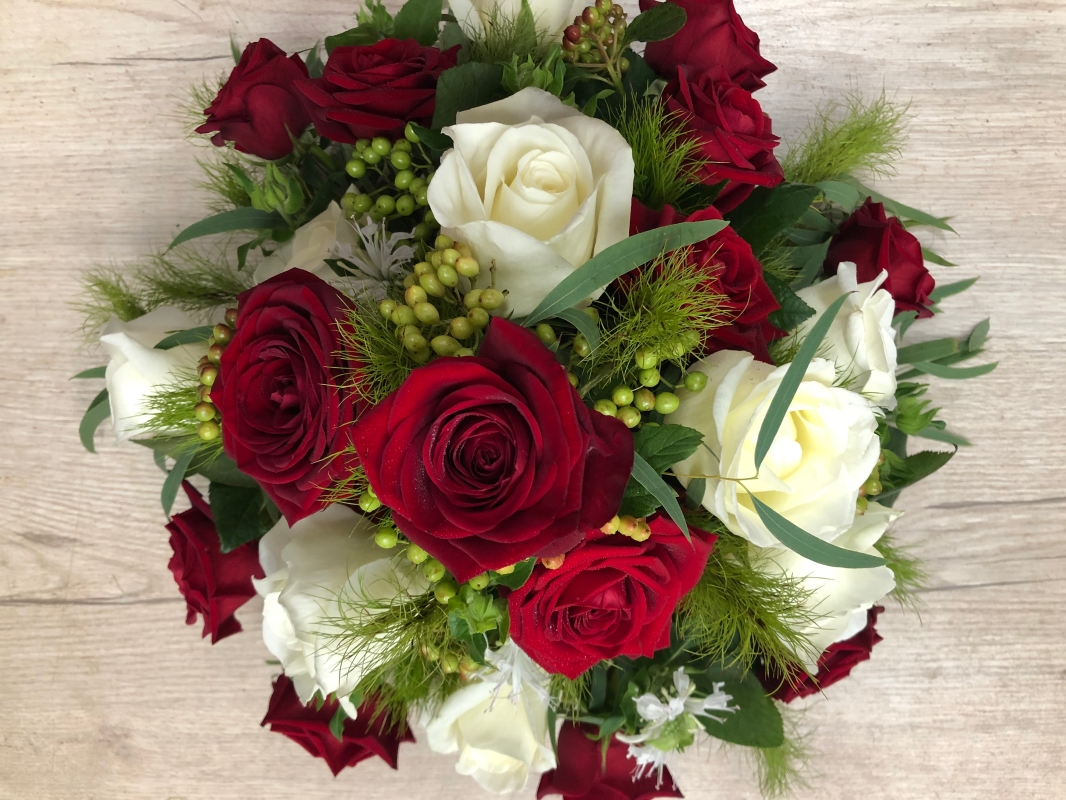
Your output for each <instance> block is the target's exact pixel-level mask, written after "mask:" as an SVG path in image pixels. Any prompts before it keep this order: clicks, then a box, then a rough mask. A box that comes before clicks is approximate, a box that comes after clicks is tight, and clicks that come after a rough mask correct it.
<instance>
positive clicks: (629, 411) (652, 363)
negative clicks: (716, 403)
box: [593, 348, 707, 428]
mask: <svg viewBox="0 0 1066 800" xmlns="http://www.w3.org/2000/svg"><path fill="white" fill-rule="evenodd" d="M683 354H684V351H682V352H681V353H679V354H678V355H683ZM671 357H676V356H673V355H672V356H671ZM634 361H635V362H636V363H635V366H636V368H637V370H638V372H637V382H638V384H639V385H638V386H637V388H636V389H633V388H631V387H629V386H626V385H625V384H621V385H618V386H615V387H614V389H612V391H611V396H610V397H605V398H602V399H600V400H597V401H596V403H595V405H594V406H593V408H594V409H595V410H596V411H599V412H600V413H601V414H606V415H607V416H609V417H617V418H618V419H619V420H621V421H622V422H623V423H624V424H625V426H626V427H627V428H635V427H637V426H638V425H640V423H641V421H642V420H643V414H644V413H646V412H651V411H654V412H656V413H658V414H662V415H663V416H666V415H668V414H673V413H674V412H675V411H677V409H678V408H679V407H680V406H681V398H680V397H678V396H677V394H675V393H674V392H673V391H671V390H672V389H674V388H676V387H674V386H671V385H670V384H668V383H667V382H666V381H665V380H664V379H663V377H662V374H661V373H660V372H659V367H660V365H661V361H660V357H659V354H658V353H657V352H655V351H654V350H652V349H650V348H641V349H640V350H638V351H637V354H636V357H635V358H634ZM684 386H685V388H686V389H687V390H688V391H690V392H692V393H693V394H698V393H699V392H702V391H703V390H704V389H705V388H707V376H706V375H704V374H703V373H702V372H690V373H688V374H687V375H685V379H684ZM662 387H667V388H665V389H664V388H662ZM656 389H658V391H655V390H656Z"/></svg>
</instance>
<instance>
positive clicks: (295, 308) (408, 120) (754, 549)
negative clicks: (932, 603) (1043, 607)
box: [77, 0, 994, 800]
mask: <svg viewBox="0 0 1066 800" xmlns="http://www.w3.org/2000/svg"><path fill="white" fill-rule="evenodd" d="M584 2H585V0H578V2H574V3H571V2H566V3H564V2H560V1H559V0H529V2H526V0H523V1H522V2H521V3H518V2H506V3H502V4H500V5H492V4H491V3H486V2H485V1H484V0H450V9H449V10H447V11H445V10H444V9H442V4H441V0H408V2H407V3H406V4H405V5H404V6H403V7H402V8H400V9H399V11H398V12H397V13H396V14H395V16H392V15H391V14H390V13H389V12H388V11H387V10H386V9H385V7H384V6H383V5H381V4H378V3H375V2H373V0H371V4H370V5H368V6H367V7H366V8H365V9H363V10H362V11H360V12H359V14H358V20H357V22H358V24H357V25H356V27H354V28H352V29H350V30H347V31H343V32H340V33H337V34H336V35H333V36H329V37H326V38H325V47H324V50H325V61H323V60H322V59H323V56H322V52H321V48H320V47H319V46H318V45H317V44H316V45H315V46H314V47H312V48H310V49H309V50H306V51H303V53H302V54H294V55H286V53H285V52H283V51H282V50H280V49H279V48H278V47H277V46H276V45H274V44H273V43H271V42H270V41H268V40H266V39H261V40H259V41H257V42H254V43H252V44H249V45H248V46H247V47H246V48H245V49H244V51H243V52H239V51H238V50H237V49H236V48H235V49H234V58H235V60H236V62H237V63H236V66H235V68H234V69H233V71H232V73H231V74H230V75H229V76H228V78H226V79H225V80H222V81H219V82H218V83H217V84H208V85H205V86H202V87H199V88H197V89H196V90H194V92H193V95H194V101H195V102H194V105H195V107H196V111H195V116H196V118H197V121H196V123H194V124H195V126H196V127H195V130H196V133H198V134H204V135H208V136H210V137H211V138H210V141H211V143H212V144H213V145H215V147H213V148H212V147H206V148H204V150H203V152H204V156H203V160H202V165H203V168H204V171H205V175H206V184H205V185H206V187H207V188H208V189H209V191H210V193H211V195H212V197H213V201H212V202H213V209H212V211H213V213H212V214H211V215H210V216H208V217H207V218H206V219H203V220H201V221H199V222H196V223H195V224H192V225H190V226H189V227H187V228H185V229H184V231H182V232H181V233H180V235H178V236H177V238H176V239H175V240H174V241H173V242H172V243H171V244H170V246H169V247H168V248H167V249H166V250H163V251H161V252H159V253H157V254H156V255H154V256H152V257H150V258H149V259H147V260H145V261H144V262H142V263H140V264H138V265H136V266H134V267H132V268H131V269H130V270H127V271H125V272H121V273H119V272H113V271H112V272H107V271H97V272H93V273H90V274H89V277H88V280H87V290H88V298H87V301H86V311H87V320H88V321H87V327H88V328H89V329H90V330H91V331H93V332H94V334H96V335H99V341H100V343H101V344H102V346H103V349H104V350H105V351H106V352H107V354H108V355H109V357H110V361H109V362H108V364H107V365H106V366H101V367H97V368H95V369H90V370H87V371H86V372H83V373H81V374H80V375H79V376H77V377H79V378H102V379H104V380H105V381H106V389H104V390H103V391H101V392H100V394H99V395H98V396H97V397H96V399H95V400H93V402H92V404H91V405H90V408H89V410H88V411H87V413H86V415H85V418H84V420H83V422H82V425H81V437H82V441H83V442H84V443H85V446H86V447H87V448H88V449H89V450H93V446H94V442H93V439H94V433H95V431H96V429H97V427H98V426H99V424H100V423H101V422H102V421H103V420H104V419H107V418H110V420H111V422H112V425H113V426H114V430H115V434H116V436H117V438H118V440H120V441H126V440H129V441H132V442H134V443H136V444H138V445H141V446H143V447H146V448H148V449H150V450H151V451H152V453H153V454H154V456H155V461H156V463H157V465H158V466H159V467H160V468H161V469H162V470H163V471H164V473H165V474H166V477H165V479H164V480H163V489H162V505H163V510H164V512H166V514H167V515H168V516H169V515H170V514H171V510H172V508H173V506H174V504H175V502H176V497H177V495H178V492H179V489H182V490H184V493H185V495H187V497H188V499H189V501H190V503H191V508H189V510H187V511H182V512H180V513H176V514H174V515H173V516H172V517H170V522H169V524H168V525H167V529H168V530H169V532H170V543H171V546H172V547H173V550H174V556H173V558H172V559H171V561H170V565H169V566H170V569H171V571H172V572H173V573H174V578H175V580H176V581H177V583H178V587H179V589H180V590H181V592H182V594H183V595H184V597H185V599H186V601H187V603H188V622H189V623H190V624H192V623H193V622H195V621H196V619H197V617H202V618H203V624H204V636H207V635H210V636H211V641H212V642H217V641H218V640H220V639H222V638H224V637H226V636H229V635H230V634H233V633H237V632H238V631H240V630H241V625H240V623H239V622H238V621H237V619H236V617H235V616H234V612H236V611H237V609H238V608H240V607H241V606H242V605H243V604H244V603H245V602H247V601H248V600H249V599H250V598H251V597H253V596H255V595H257V594H258V595H259V596H261V597H262V604H263V615H262V630H263V639H264V641H265V644H266V646H267V649H268V650H269V651H270V652H271V654H272V655H273V658H274V660H272V661H271V662H270V663H272V664H274V665H276V666H277V667H278V668H279V670H280V672H281V673H282V674H280V675H279V677H278V678H277V680H276V681H275V683H274V691H273V696H272V697H271V698H270V701H269V704H268V706H267V713H266V717H265V719H264V720H263V724H264V725H269V726H270V728H271V729H272V730H275V731H278V732H281V733H284V734H285V735H286V736H289V737H290V738H292V739H294V740H295V741H297V742H298V743H300V744H301V745H303V747H305V748H306V749H307V750H308V751H310V752H311V753H312V754H313V755H316V756H319V757H321V758H323V759H325V761H326V763H327V764H328V765H329V768H330V769H331V770H332V771H333V772H334V773H338V772H339V771H340V770H342V769H343V768H344V767H346V766H351V765H354V764H356V763H358V762H359V761H360V760H362V759H365V758H368V757H370V756H373V755H376V756H379V757H380V758H382V759H384V760H385V761H387V762H388V763H389V764H390V765H391V766H393V767H395V766H396V763H397V752H398V748H399V745H400V743H401V742H404V741H412V740H413V734H412V727H417V728H419V729H420V730H421V731H424V733H421V732H420V733H419V735H420V736H422V735H424V737H425V739H426V741H427V742H428V743H429V746H430V747H431V748H432V749H433V750H435V751H437V752H441V753H453V754H455V755H456V757H457V759H458V760H457V766H456V769H457V770H458V771H459V772H460V773H462V774H464V775H469V776H471V777H472V778H474V780H476V781H477V782H478V783H479V784H480V785H481V786H482V787H484V788H486V789H488V790H490V791H494V792H505V791H511V790H520V789H523V788H525V787H527V786H529V785H530V784H531V782H538V781H539V789H538V797H539V796H544V795H549V794H558V795H562V796H563V797H565V798H587V799H589V800H591V799H592V798H650V797H680V796H681V794H680V791H679V789H678V788H677V786H676V785H675V782H674V779H673V777H672V776H671V773H670V768H669V765H670V763H671V761H672V760H673V759H674V758H675V755H676V754H678V753H680V752H683V751H685V750H686V749H687V748H690V747H692V746H693V745H694V743H695V742H697V741H698V740H699V739H701V738H702V737H705V736H707V737H711V738H713V739H715V740H717V741H719V742H721V743H723V744H726V745H734V746H739V747H743V748H747V749H748V751H749V752H751V753H753V754H756V755H757V756H758V758H756V759H755V763H756V764H758V765H759V773H760V777H761V779H762V786H763V789H764V791H765V792H766V793H767V794H773V793H775V792H777V791H780V790H782V789H784V788H786V787H787V785H788V781H789V780H790V779H792V778H796V777H799V778H800V779H802V774H801V773H800V772H799V765H800V764H801V759H802V755H803V750H802V742H801V741H800V740H799V739H798V738H797V737H798V735H799V734H798V733H797V730H796V725H795V721H794V719H793V718H792V716H791V715H790V713H789V705H788V704H789V703H792V702H793V701H795V700H796V699H797V698H801V697H806V696H809V695H812V694H815V693H818V692H821V691H824V690H826V689H827V688H828V687H830V686H831V685H832V684H834V683H835V682H837V681H839V680H841V679H842V678H844V677H846V676H847V675H848V673H849V672H850V671H851V670H852V668H853V667H854V666H855V665H856V664H857V663H859V662H861V661H863V660H865V659H867V658H869V656H870V652H871V649H872V647H873V646H874V644H875V643H877V642H878V641H880V637H879V636H878V635H877V632H876V630H875V624H876V621H877V617H878V614H879V613H881V612H883V610H884V609H883V608H882V606H881V605H879V603H880V602H881V601H882V598H884V597H886V596H887V595H892V596H894V597H895V599H897V600H899V601H900V602H901V603H902V604H904V605H906V604H907V603H909V602H913V601H914V600H915V596H914V591H915V588H916V587H918V586H919V585H920V582H921V579H922V572H921V569H920V565H919V564H918V562H917V561H916V560H915V559H914V558H913V557H912V556H910V555H909V554H908V553H907V552H906V551H905V550H904V549H902V548H900V547H899V546H898V545H897V544H896V543H895V541H894V537H893V535H892V532H891V528H892V526H893V524H894V522H895V520H896V519H897V517H898V516H899V514H900V512H899V511H896V510H894V509H893V504H894V503H895V501H896V500H897V498H898V496H899V493H900V491H901V490H903V489H904V488H906V487H907V486H909V485H911V484H912V483H914V482H915V481H918V480H920V479H922V478H924V477H926V476H928V475H929V474H930V473H932V472H933V471H935V470H937V469H939V468H940V467H942V466H943V465H944V464H945V463H947V461H948V460H949V459H950V458H951V456H952V454H953V452H954V449H955V448H957V446H958V445H963V444H966V441H965V440H964V439H963V438H962V437H961V436H959V435H957V434H955V433H953V432H950V431H948V430H947V429H946V427H945V425H944V423H943V422H942V421H940V420H938V419H937V414H938V411H939V409H937V408H933V407H930V406H931V401H930V400H929V399H927V398H926V392H927V389H928V386H927V384H926V382H925V378H926V376H936V377H940V378H968V377H974V376H977V375H981V374H983V373H985V372H988V371H989V370H990V369H992V368H993V367H994V364H984V365H981V366H969V365H962V362H965V361H967V360H968V359H971V358H973V357H975V356H977V355H979V354H980V353H981V352H982V345H983V342H984V340H985V338H986V335H987V333H988V322H987V321H985V322H983V323H981V324H980V325H978V326H977V327H976V328H975V329H974V330H973V331H971V332H970V333H969V334H968V335H967V336H964V337H962V338H941V339H935V340H931V341H920V342H918V343H911V344H906V345H904V344H902V341H901V340H902V339H903V338H904V337H905V336H906V335H907V334H908V332H910V330H911V328H912V326H913V325H914V323H915V322H916V321H918V320H921V319H927V318H929V317H931V316H933V315H934V314H936V313H938V312H939V311H940V310H941V307H940V304H941V302H942V301H943V300H945V299H946V298H948V297H949V296H951V295H953V294H956V293H958V292H960V291H962V290H964V289H966V288H967V287H968V286H969V285H970V284H972V283H973V280H967V281H960V282H956V283H949V284H946V285H945V284H943V283H941V284H937V282H936V281H934V278H933V276H932V275H931V274H930V272H929V271H928V269H927V268H926V266H925V264H926V262H932V263H934V264H938V265H944V266H950V265H949V264H948V262H946V261H945V260H944V259H943V258H941V257H940V256H938V255H936V254H935V253H933V252H931V251H930V250H927V249H926V248H924V247H923V246H922V245H921V244H920V242H919V240H918V239H917V238H915V235H914V234H913V233H912V229H914V228H917V227H918V226H931V227H934V228H940V229H943V230H949V231H950V230H951V228H950V227H949V226H948V224H947V222H946V221H945V220H944V219H941V218H937V217H935V216H932V215H930V214H927V213H924V212H922V211H918V210H916V209H913V208H909V207H907V206H905V205H903V204H901V203H898V202H895V201H893V200H890V199H889V198H887V197H884V196H882V195H880V194H878V193H877V192H875V191H874V190H873V189H870V188H868V187H867V186H866V185H864V184H863V183H862V182H861V181H860V178H859V177H857V175H860V176H861V175H863V174H873V175H878V174H882V173H884V172H886V171H887V170H888V169H889V168H890V167H891V164H892V161H893V159H894V158H895V156H896V155H897V154H898V148H899V145H900V143H901V140H902V135H903V124H904V120H905V115H904V111H903V110H902V109H900V108H898V107H896V106H894V105H893V104H892V103H891V102H889V101H888V100H886V99H885V98H884V97H883V96H882V97H880V98H878V99H877V100H875V101H873V102H866V101H863V100H862V99H861V98H852V99H849V100H848V101H847V102H845V103H843V104H841V105H838V106H833V107H830V108H827V109H822V110H820V111H818V112H817V114H816V116H815V117H814V118H813V121H812V123H811V124H810V126H809V129H808V131H807V132H806V135H805V137H803V138H802V139H800V140H799V141H796V142H794V143H792V144H791V146H790V147H789V149H788V151H787V154H785V155H784V156H783V157H780V158H779V157H778V156H777V155H776V150H777V147H778V144H779V141H778V137H776V136H775V135H774V134H773V132H772V130H771V122H770V118H769V117H768V116H767V115H766V113H765V112H764V110H763V109H762V108H761V106H760V104H759V101H758V100H756V99H755V93H756V92H757V90H758V89H759V88H761V87H762V86H763V85H764V84H763V79H764V78H765V77H766V76H767V75H768V74H769V73H771V72H773V70H774V69H775V68H774V65H773V64H771V63H770V62H769V61H767V60H766V59H765V58H764V57H763V56H762V55H760V52H759V38H758V36H757V35H756V34H755V33H753V32H752V31H751V30H749V29H748V28H747V27H745V25H744V23H743V22H742V20H741V19H740V17H739V15H738V14H737V12H736V11H735V9H734V8H733V4H732V0H674V2H662V3H657V2H655V1H654V0H641V4H640V13H627V11H626V10H625V9H623V8H622V7H621V6H619V5H617V4H614V3H612V2H611V0H596V2H595V3H594V4H592V5H588V6H585V5H583V3H584ZM201 109H202V111H201ZM916 328H918V329H920V326H916ZM911 437H914V438H917V439H923V440H932V441H933V442H935V443H942V444H941V445H938V446H934V447H933V449H929V450H923V449H921V447H915V446H913V443H910V442H909V441H908V440H909V438H911ZM944 445H947V447H945V446H944ZM197 487H199V488H197ZM204 489H206V494H201V492H202V491H203V490H204ZM675 770H676V764H675Z"/></svg>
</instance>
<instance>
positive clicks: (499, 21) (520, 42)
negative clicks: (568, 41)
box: [469, 4, 549, 64]
mask: <svg viewBox="0 0 1066 800" xmlns="http://www.w3.org/2000/svg"><path fill="white" fill-rule="evenodd" d="M483 27H484V32H483V33H481V34H478V35H475V36H474V37H473V38H472V39H471V40H470V48H469V49H470V53H469V55H470V60H471V61H482V62H485V63H487V64H507V63H510V61H511V59H512V58H514V57H517V58H518V60H519V61H520V62H522V61H525V60H526V58H527V57H532V58H533V60H534V61H538V62H539V61H540V60H541V58H542V57H543V56H544V54H545V51H546V50H547V47H548V44H549V43H548V41H547V36H546V35H545V32H544V31H543V30H538V28H537V23H536V20H535V19H534V18H533V14H532V12H531V11H530V10H529V6H528V5H526V4H523V8H522V12H521V13H519V14H517V15H513V16H512V15H509V14H505V13H503V12H501V10H500V8H499V6H498V5H497V6H493V8H492V11H491V13H490V14H489V18H488V19H487V20H485V21H484V25H483Z"/></svg>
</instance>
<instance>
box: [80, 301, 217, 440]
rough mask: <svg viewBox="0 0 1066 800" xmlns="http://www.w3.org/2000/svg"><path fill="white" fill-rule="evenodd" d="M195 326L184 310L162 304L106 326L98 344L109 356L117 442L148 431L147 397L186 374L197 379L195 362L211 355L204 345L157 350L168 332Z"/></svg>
mask: <svg viewBox="0 0 1066 800" xmlns="http://www.w3.org/2000/svg"><path fill="white" fill-rule="evenodd" d="M197 324H198V323H197V322H196V321H195V320H193V319H192V317H190V316H189V315H188V314H186V313H185V312H184V311H181V310H180V309H177V308H171V307H169V306H162V307H160V308H157V309H155V310H154V311H149V312H148V313H147V314H145V315H144V316H141V317H137V319H134V320H131V321H130V322H123V321H122V320H120V319H118V318H117V317H112V318H111V319H110V320H109V321H108V323H107V324H106V325H105V326H104V328H103V331H102V332H101V335H100V343H101V344H102V345H103V346H104V350H106V351H107V354H108V355H109V356H110V357H111V360H110V361H109V362H108V364H107V372H106V374H105V380H106V384H107V394H108V397H109V399H110V401H111V423H112V424H113V425H114V428H115V438H116V439H118V441H120V442H122V441H126V440H127V439H130V438H132V437H133V436H136V435H137V434H139V433H143V432H144V425H145V423H146V422H147V421H148V419H149V415H148V414H147V413H146V409H145V401H146V400H147V398H148V397H149V396H150V395H152V394H154V393H155V392H157V391H159V390H160V389H163V388H165V387H167V386H170V385H172V384H174V383H177V382H178V381H180V380H181V379H182V377H183V376H185V377H188V376H189V375H191V376H193V378H195V374H196V365H197V362H199V360H200V358H201V357H202V356H205V355H207V345H206V344H189V345H179V346H177V347H172V348H170V349H169V350H156V349H155V346H156V345H157V344H158V343H159V342H160V341H162V340H163V339H165V338H166V337H167V336H168V335H170V334H172V333H175V332H176V331H183V330H187V329H188V328H195V327H196V326H197Z"/></svg>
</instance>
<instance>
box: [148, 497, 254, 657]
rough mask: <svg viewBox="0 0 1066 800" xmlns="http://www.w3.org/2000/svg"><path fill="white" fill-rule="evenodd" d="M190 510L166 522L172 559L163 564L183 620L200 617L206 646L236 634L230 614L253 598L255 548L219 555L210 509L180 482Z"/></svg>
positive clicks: (237, 626)
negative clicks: (181, 599) (178, 597)
mask: <svg viewBox="0 0 1066 800" xmlns="http://www.w3.org/2000/svg"><path fill="white" fill-rule="evenodd" d="M181 486H182V488H183V489H184V490H185V494H187V495H188V496H189V501H190V502H191V503H192V508H190V509H189V510H188V511H182V512H181V513H180V514H175V515H174V516H173V517H172V518H171V520H170V522H169V523H167V530H168V531H170V549H171V550H173V551H174V555H173V556H171V558H170V563H169V564H167V566H168V567H169V568H170V571H171V572H173V573H174V580H175V581H177V583H178V589H179V590H180V591H181V595H182V597H184V598H185V603H186V605H187V606H188V609H189V610H188V614H187V615H186V617H185V622H186V624H188V625H192V624H193V623H194V622H196V615H197V614H199V615H200V616H202V617H203V618H204V636H207V634H209V633H210V634H211V644H215V643H216V642H218V641H219V640H220V639H225V638H226V637H227V636H230V635H231V634H234V633H240V631H241V623H239V622H238V621H237V618H236V617H235V616H233V614H234V612H236V610H237V609H238V608H240V607H241V606H243V605H244V604H245V603H247V602H248V601H249V600H250V599H251V598H253V597H255V587H254V586H252V578H262V577H263V568H262V567H260V566H259V547H258V545H257V544H255V543H254V542H249V543H248V544H244V545H241V546H240V547H238V548H236V549H235V550H231V551H230V552H228V553H223V552H222V547H221V545H220V544H219V540H218V532H217V531H216V530H215V521H214V519H213V518H212V517H211V507H210V506H209V505H208V504H207V503H206V502H204V499H203V497H201V496H200V493H199V492H198V491H196V489H195V488H193V486H192V484H190V483H189V482H188V481H185V482H183V483H182V484H181Z"/></svg>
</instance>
